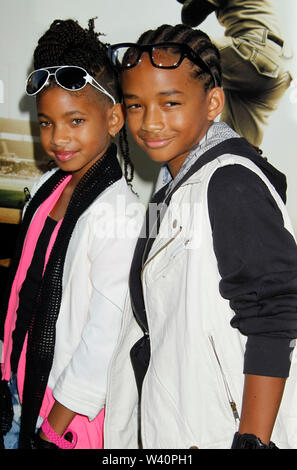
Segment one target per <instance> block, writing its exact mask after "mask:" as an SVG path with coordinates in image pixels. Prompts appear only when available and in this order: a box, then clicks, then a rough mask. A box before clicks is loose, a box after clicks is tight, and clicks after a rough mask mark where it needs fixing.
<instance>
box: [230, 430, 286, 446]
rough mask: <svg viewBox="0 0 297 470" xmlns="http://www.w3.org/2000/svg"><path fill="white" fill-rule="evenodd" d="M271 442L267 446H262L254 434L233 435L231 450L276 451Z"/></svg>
mask: <svg viewBox="0 0 297 470" xmlns="http://www.w3.org/2000/svg"><path fill="white" fill-rule="evenodd" d="M277 448H278V447H276V445H275V444H274V443H273V442H271V441H270V442H269V444H268V445H266V444H263V442H262V441H261V439H259V438H258V437H256V436H255V435H254V434H239V433H238V432H236V433H235V434H234V438H233V442H232V446H231V449H277Z"/></svg>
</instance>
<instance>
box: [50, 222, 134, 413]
mask: <svg viewBox="0 0 297 470" xmlns="http://www.w3.org/2000/svg"><path fill="white" fill-rule="evenodd" d="M112 223H113V224H114V223H115V221H114V220H113V221H112ZM135 224H136V225H135ZM140 224H141V220H140V217H139V220H138V221H137V220H136V221H134V227H135V226H136V227H138V228H139V230H140ZM116 227H117V230H118V232H117V236H111V237H105V238H104V237H102V233H101V234H100V229H101V228H100V226H99V225H98V229H97V232H96V236H95V238H94V240H93V242H92V246H91V249H90V252H89V256H90V258H91V272H90V279H91V290H92V292H91V300H90V304H89V315H88V321H87V323H86V324H85V326H84V329H83V332H82V337H81V341H80V343H79V344H78V347H77V349H76V350H75V352H74V354H73V356H72V358H71V361H70V363H69V364H68V366H67V367H66V369H65V370H64V371H63V373H62V374H61V375H60V377H59V379H58V381H57V383H56V385H55V387H54V391H53V392H54V397H55V399H56V400H57V401H58V402H60V403H62V404H63V405H64V406H66V407H67V408H69V409H71V410H72V411H75V412H76V413H79V414H83V415H86V416H88V417H89V419H90V420H92V419H94V418H95V417H96V416H97V414H98V413H99V412H100V410H101V409H102V408H103V406H104V404H105V396H106V385H107V371H108V366H109V363H110V360H111V357H112V354H113V351H114V348H115V346H116V343H117V339H118V335H119V332H120V327H121V320H122V312H123V308H124V302H125V298H126V295H127V292H128V277H129V271H130V265H131V261H132V256H133V252H134V247H135V243H136V239H137V237H138V234H139V230H138V229H136V230H132V232H131V217H130V218H129V217H124V216H121V217H118V218H117V219H116Z"/></svg>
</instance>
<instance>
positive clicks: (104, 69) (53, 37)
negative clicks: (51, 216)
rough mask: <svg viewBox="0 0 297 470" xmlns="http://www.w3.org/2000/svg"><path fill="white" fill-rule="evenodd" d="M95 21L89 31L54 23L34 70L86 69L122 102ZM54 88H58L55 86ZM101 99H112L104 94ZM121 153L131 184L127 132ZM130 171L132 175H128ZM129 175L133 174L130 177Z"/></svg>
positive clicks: (37, 54) (37, 52)
mask: <svg viewBox="0 0 297 470" xmlns="http://www.w3.org/2000/svg"><path fill="white" fill-rule="evenodd" d="M94 23H95V18H92V19H90V20H89V23H88V29H84V28H82V27H81V26H80V25H79V23H78V22H77V21H75V20H72V19H68V20H55V21H53V23H52V24H51V26H50V27H49V29H48V30H47V31H46V32H45V33H44V35H43V36H41V38H40V39H39V41H38V45H37V47H36V49H35V51H34V69H35V70H36V69H39V68H42V67H51V66H56V65H57V66H59V65H77V66H79V67H83V68H84V69H85V70H86V71H87V72H88V73H89V74H90V75H91V76H92V77H93V78H95V80H97V81H98V82H99V83H100V84H101V85H102V86H103V87H104V88H105V89H106V90H107V91H108V92H109V93H110V94H111V95H112V96H114V98H115V99H116V101H117V102H120V100H121V98H122V94H121V88H120V85H119V80H118V75H117V73H116V70H115V68H114V67H113V66H112V65H111V63H110V61H109V59H108V56H107V50H108V44H105V43H103V42H101V41H100V40H99V36H101V35H102V33H96V32H95V30H94ZM53 86H55V84H54V82H53ZM102 99H109V98H107V97H106V95H104V94H102ZM119 144H120V150H121V153H122V156H123V160H124V173H125V178H126V180H127V181H128V182H131V181H132V179H133V174H134V168H133V165H132V163H131V161H130V157H129V146H128V141H127V135H126V132H125V129H122V130H121V132H120V138H119ZM129 169H130V172H129V171H128V170H129ZM129 173H130V174H129Z"/></svg>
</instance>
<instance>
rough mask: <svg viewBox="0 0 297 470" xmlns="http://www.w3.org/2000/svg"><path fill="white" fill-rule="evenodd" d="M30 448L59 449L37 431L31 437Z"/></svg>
mask: <svg viewBox="0 0 297 470" xmlns="http://www.w3.org/2000/svg"><path fill="white" fill-rule="evenodd" d="M31 449H52V450H59V447H58V446H56V444H53V443H52V442H48V441H45V440H44V439H42V438H41V437H40V435H39V431H37V433H36V434H35V435H34V438H33V439H32V445H31Z"/></svg>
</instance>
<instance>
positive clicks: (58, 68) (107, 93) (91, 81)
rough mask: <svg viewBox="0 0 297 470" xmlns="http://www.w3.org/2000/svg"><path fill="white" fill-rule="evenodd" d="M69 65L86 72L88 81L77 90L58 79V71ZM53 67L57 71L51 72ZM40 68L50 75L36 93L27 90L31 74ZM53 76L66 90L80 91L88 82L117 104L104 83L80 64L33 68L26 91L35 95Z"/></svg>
mask: <svg viewBox="0 0 297 470" xmlns="http://www.w3.org/2000/svg"><path fill="white" fill-rule="evenodd" d="M69 67H72V68H75V69H79V70H82V71H83V72H84V73H85V76H84V79H85V81H86V83H85V84H84V85H83V86H82V87H80V88H76V89H75V90H72V89H70V88H66V87H64V86H63V85H61V83H60V82H59V80H57V77H56V73H57V72H58V71H59V70H61V69H63V68H69ZM51 69H56V70H55V72H50V70H51ZM40 70H44V71H45V72H47V73H48V76H47V79H46V80H45V82H44V84H43V85H42V86H41V87H40V88H39V90H37V91H36V92H35V93H28V92H27V85H28V82H29V80H30V78H31V76H32V75H33V74H34V73H36V72H39V71H40ZM51 76H54V77H55V80H56V83H57V84H58V85H59V86H60V87H61V88H63V89H64V90H67V91H79V90H82V89H83V88H84V87H85V86H86V85H87V84H88V83H89V84H90V85H91V86H92V87H94V88H96V89H97V90H99V91H101V93H103V94H104V95H106V96H108V97H109V98H110V99H111V101H112V102H113V104H114V105H115V104H116V100H115V99H114V97H113V96H112V95H111V94H110V93H109V92H108V91H107V90H105V88H103V86H102V85H100V83H98V82H97V81H96V80H95V79H94V78H93V77H92V76H91V75H90V74H89V73H88V72H87V71H86V70H85V69H84V68H83V67H79V66H78V65H57V66H51V67H42V68H40V69H36V70H33V71H32V72H31V73H30V75H29V76H28V78H27V80H26V87H25V92H26V94H27V95H28V96H34V95H37V93H39V92H40V91H41V90H42V89H43V88H44V87H45V86H47V85H48V83H49V78H50V77H51Z"/></svg>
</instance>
